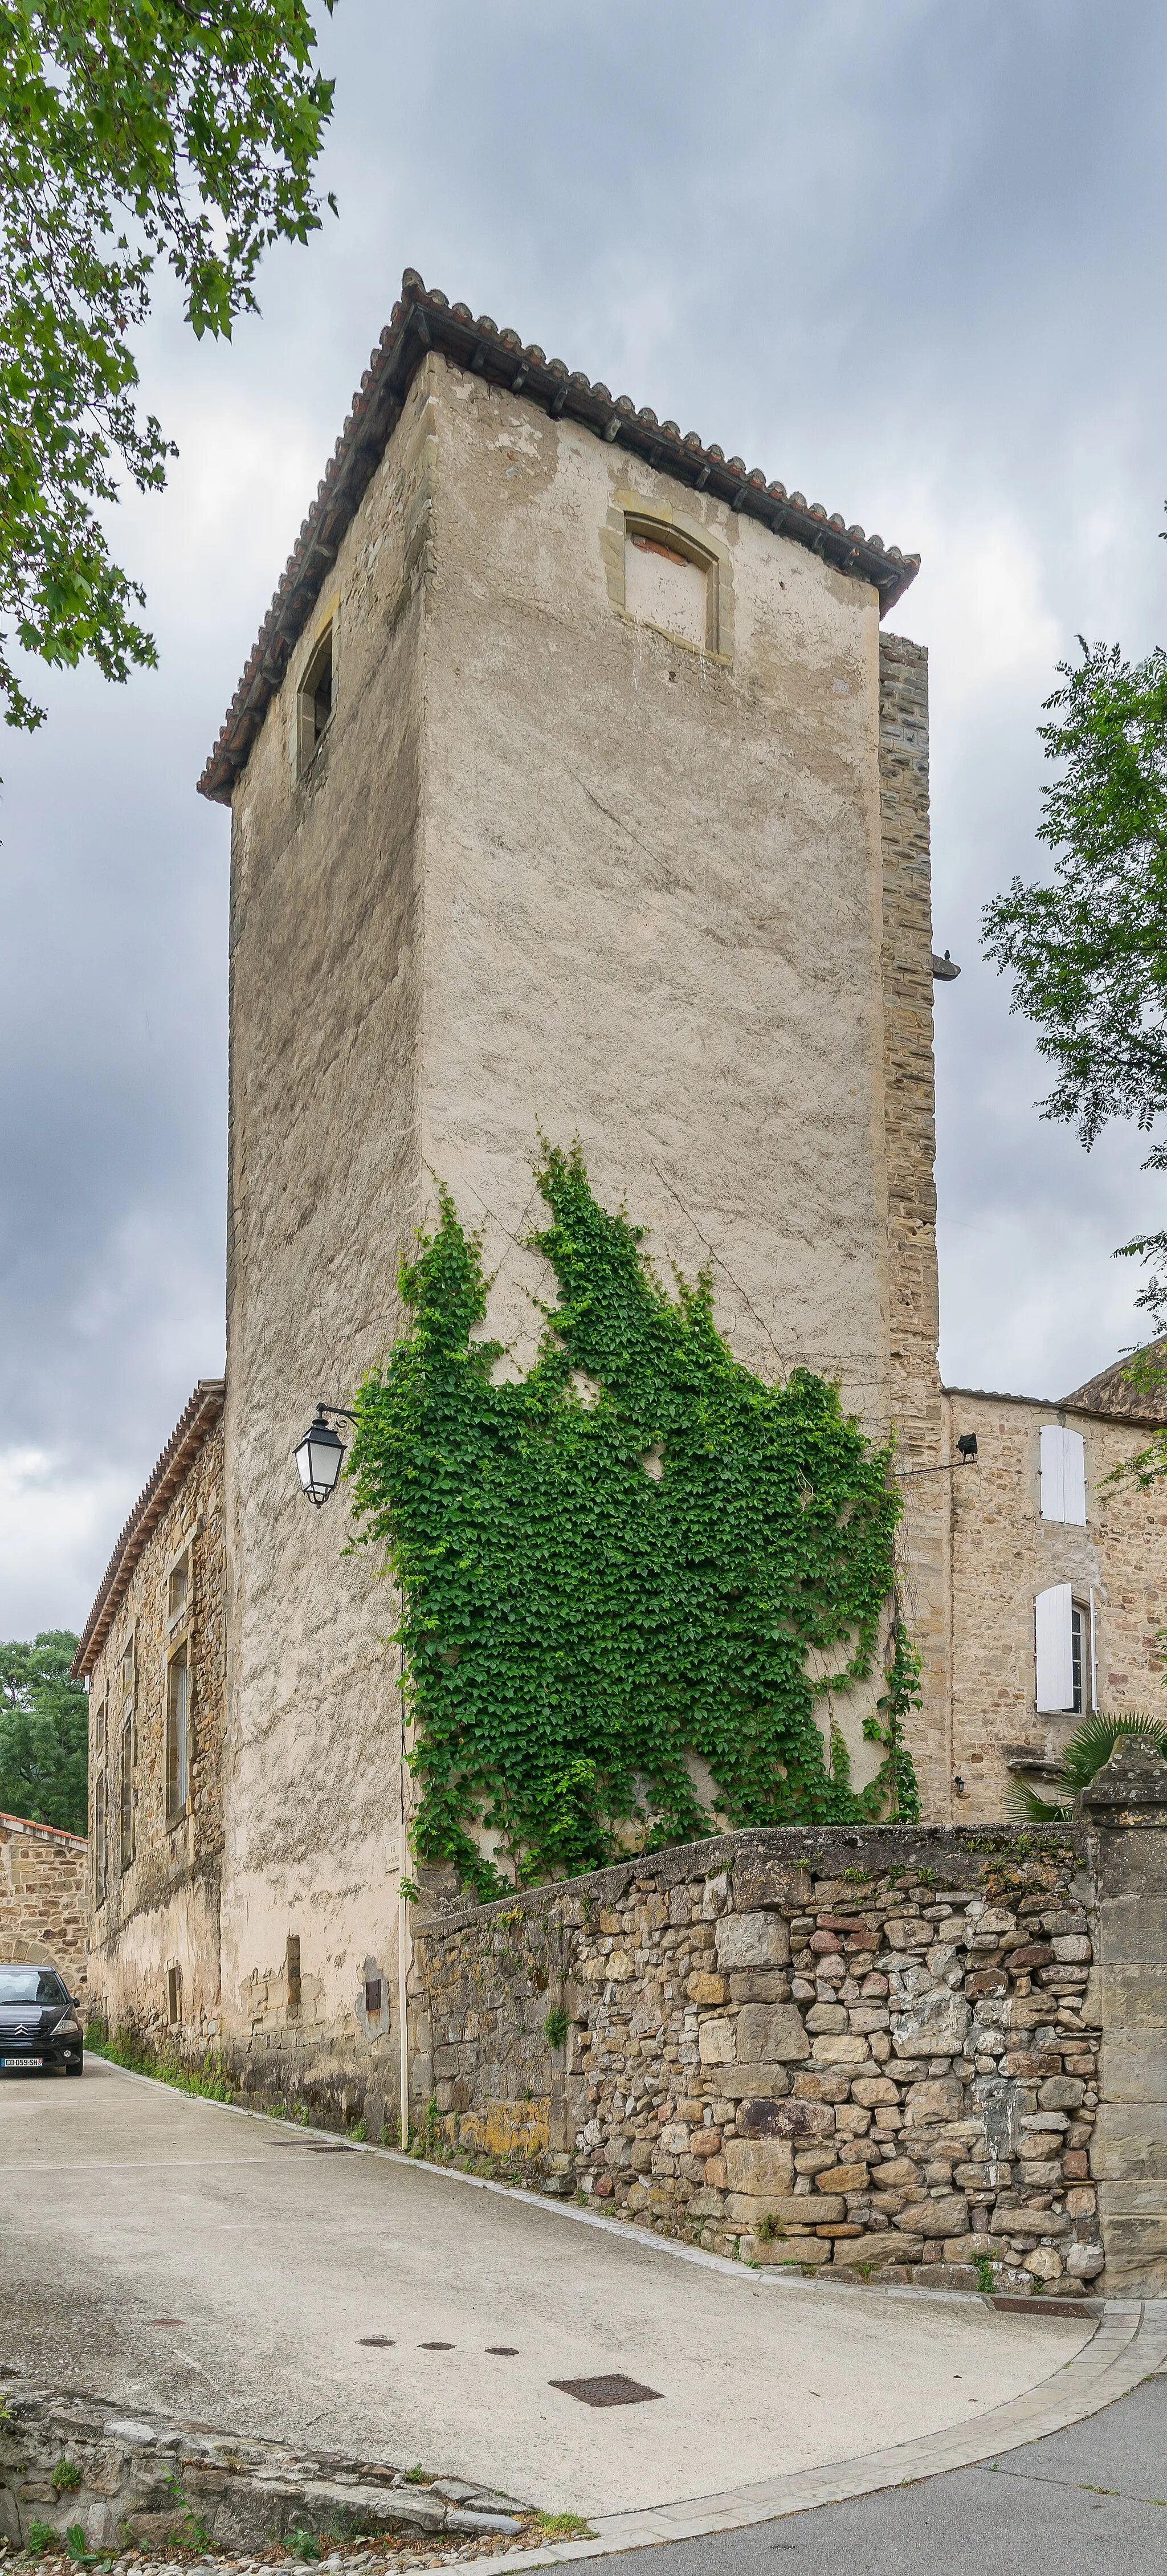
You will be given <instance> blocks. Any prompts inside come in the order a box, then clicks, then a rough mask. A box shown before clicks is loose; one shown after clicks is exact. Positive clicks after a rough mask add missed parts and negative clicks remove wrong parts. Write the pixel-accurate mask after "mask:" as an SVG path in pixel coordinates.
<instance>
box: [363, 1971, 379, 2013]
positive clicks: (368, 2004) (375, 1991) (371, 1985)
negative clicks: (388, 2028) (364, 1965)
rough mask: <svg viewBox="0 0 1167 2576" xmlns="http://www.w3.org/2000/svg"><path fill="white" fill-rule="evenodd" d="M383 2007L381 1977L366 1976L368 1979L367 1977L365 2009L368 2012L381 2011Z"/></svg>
mask: <svg viewBox="0 0 1167 2576" xmlns="http://www.w3.org/2000/svg"><path fill="white" fill-rule="evenodd" d="M382 2009H383V2005H382V1983H381V1979H380V1977H366V1979H365V2011H366V2012H367V2013H379V2012H380V2011H382Z"/></svg>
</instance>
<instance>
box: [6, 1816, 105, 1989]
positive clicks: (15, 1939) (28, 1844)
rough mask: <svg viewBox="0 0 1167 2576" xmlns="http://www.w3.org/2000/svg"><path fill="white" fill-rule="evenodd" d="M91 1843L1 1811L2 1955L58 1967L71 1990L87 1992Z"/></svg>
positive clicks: (54, 1828) (77, 1836) (75, 1835)
mask: <svg viewBox="0 0 1167 2576" xmlns="http://www.w3.org/2000/svg"><path fill="white" fill-rule="evenodd" d="M88 1940H89V1847H88V1844H87V1843H86V1842H85V1840H84V1838H83V1836H81V1835H79V1834H67V1833H63V1832H62V1831H61V1830H60V1828H59V1827H58V1826H56V1825H34V1824H32V1823H30V1821H29V1820H28V1818H27V1817H24V1816H6V1815H0V1959H35V1960H37V1961H38V1962H42V1963H45V1964H50V1965H51V1966H53V1967H54V1968H59V1970H60V1972H61V1975H62V1976H63V1978H64V1980H65V1983H66V1985H67V1986H68V1988H69V1992H70V1994H81V1995H83V1994H84V1992H85V1983H86V1950H87V1947H88Z"/></svg>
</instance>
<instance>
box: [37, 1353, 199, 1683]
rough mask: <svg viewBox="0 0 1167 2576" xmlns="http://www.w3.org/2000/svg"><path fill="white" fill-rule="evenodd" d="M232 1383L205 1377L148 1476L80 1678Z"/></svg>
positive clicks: (77, 1662)
mask: <svg viewBox="0 0 1167 2576" xmlns="http://www.w3.org/2000/svg"><path fill="white" fill-rule="evenodd" d="M226 1391H227V1390H226V1381H225V1380H224V1379H223V1378H221V1377H201V1378H200V1379H199V1382H198V1385H197V1386H196V1388H195V1390H194V1394H193V1395H192V1396H191V1397H190V1399H189V1402H188V1403H187V1404H185V1405H184V1406H183V1409H182V1412H181V1413H180V1414H179V1417H178V1420H177V1422H176V1424H175V1426H174V1429H173V1431H172V1432H171V1435H170V1438H169V1440H168V1441H167V1443H166V1447H165V1449H164V1450H163V1452H162V1455H161V1457H160V1458H159V1460H158V1462H157V1465H156V1466H155V1467H154V1469H153V1470H152V1473H151V1474H150V1476H149V1477H148V1478H147V1481H146V1483H145V1484H144V1485H143V1487H142V1491H141V1493H140V1494H139V1496H138V1499H137V1502H136V1503H135V1505H134V1508H133V1510H132V1512H131V1513H130V1517H129V1519H128V1521H127V1522H126V1525H125V1528H124V1529H123V1531H122V1533H121V1537H120V1538H119V1540H118V1543H117V1546H116V1547H115V1549H114V1552H113V1555H112V1556H111V1558H110V1560H109V1564H108V1565H107V1567H106V1569H105V1573H104V1574H103V1576H102V1578H101V1587H100V1590H99V1592H98V1595H97V1599H96V1600H95V1602H94V1604H93V1608H92V1610H91V1611H90V1613H89V1617H88V1619H87V1620H86V1622H85V1629H84V1633H83V1635H82V1637H81V1640H80V1643H79V1645H78V1648H77V1652H76V1654H75V1655H74V1657H73V1661H72V1663H71V1664H70V1666H69V1671H70V1673H71V1674H72V1677H73V1679H74V1681H79V1680H82V1679H83V1678H85V1677H86V1676H87V1675H88V1674H89V1673H91V1672H92V1670H93V1667H94V1665H95V1663H96V1662H97V1658H98V1656H99V1654H100V1653H101V1649H102V1647H103V1645H104V1644H105V1641H106V1638H107V1636H108V1635H109V1632H110V1629H111V1628H112V1626H113V1623H114V1620H115V1619H116V1617H117V1614H118V1611H119V1609H120V1607H121V1604H122V1602H123V1601H124V1599H125V1597H126V1593H127V1591H128V1589H129V1583H130V1577H131V1575H132V1574H133V1571H134V1567H135V1566H136V1564H137V1562H138V1559H139V1557H140V1556H141V1553H142V1550H143V1548H144V1547H145V1545H146V1541H147V1539H148V1538H149V1536H150V1533H151V1531H152V1530H154V1529H156V1528H157V1525H158V1523H159V1521H160V1520H161V1518H162V1515H163V1513H164V1511H165V1510H166V1509H167V1507H168V1505H169V1504H170V1503H172V1502H173V1500H174V1497H175V1494H176V1493H177V1491H178V1488H179V1486H180V1485H181V1483H182V1480H183V1477H184V1476H185V1475H186V1473H187V1471H188V1469H189V1468H190V1467H191V1466H192V1465H193V1462H194V1460H195V1459H196V1458H197V1456H198V1453H199V1450H200V1449H201V1448H202V1445H203V1442H204V1440H205V1439H206V1437H207V1433H208V1432H209V1431H213V1430H214V1427H215V1424H216V1422H217V1421H218V1419H219V1415H220V1414H221V1412H222V1410H223V1399H224V1396H225V1394H226Z"/></svg>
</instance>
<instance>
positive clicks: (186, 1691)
mask: <svg viewBox="0 0 1167 2576" xmlns="http://www.w3.org/2000/svg"><path fill="white" fill-rule="evenodd" d="M189 1783H190V1664H189V1661H188V1658H187V1649H186V1640H185V1638H184V1640H183V1642H182V1644H181V1645H180V1646H176V1647H175V1650H174V1653H173V1654H172V1655H171V1656H170V1658H169V1661H168V1663H167V1666H166V1821H167V1824H168V1825H176V1824H177V1823H178V1821H179V1818H180V1817H181V1816H184V1815H185V1814H186V1808H187V1797H188V1792H189Z"/></svg>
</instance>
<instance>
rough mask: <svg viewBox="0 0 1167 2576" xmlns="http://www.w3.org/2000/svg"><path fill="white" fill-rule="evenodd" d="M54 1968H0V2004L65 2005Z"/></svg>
mask: <svg viewBox="0 0 1167 2576" xmlns="http://www.w3.org/2000/svg"><path fill="white" fill-rule="evenodd" d="M68 2001H69V1997H68V1995H67V1994H66V1991H65V1988H64V1986H63V1985H62V1983H61V1980H60V1978H59V1976H58V1975H57V1971H56V1969H55V1968H0V2004H67V2003H68Z"/></svg>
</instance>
